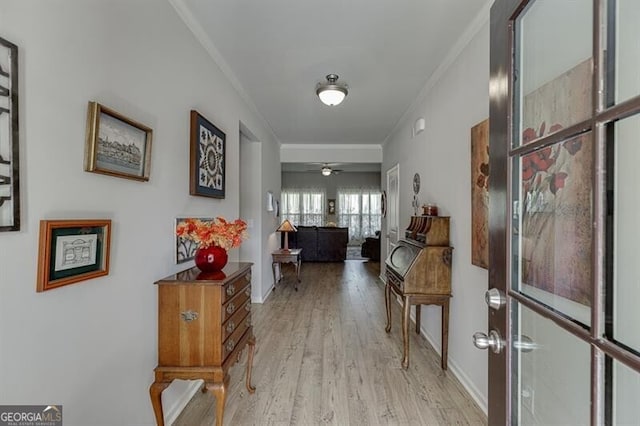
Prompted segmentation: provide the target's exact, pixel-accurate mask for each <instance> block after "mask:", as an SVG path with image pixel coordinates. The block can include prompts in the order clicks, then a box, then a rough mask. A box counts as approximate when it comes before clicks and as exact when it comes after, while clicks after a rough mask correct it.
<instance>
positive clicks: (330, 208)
mask: <svg viewBox="0 0 640 426" xmlns="http://www.w3.org/2000/svg"><path fill="white" fill-rule="evenodd" d="M327 213H328V214H336V200H335V199H331V200H328V203H327Z"/></svg>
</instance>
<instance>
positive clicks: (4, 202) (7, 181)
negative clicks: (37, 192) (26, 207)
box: [0, 38, 20, 231]
mask: <svg viewBox="0 0 640 426" xmlns="http://www.w3.org/2000/svg"><path fill="white" fill-rule="evenodd" d="M18 129H19V127H18V46H16V45H15V44H13V43H11V42H10V41H7V40H5V39H3V38H0V231H19V230H20V171H19V167H20V162H19V158H18V156H19V145H18V139H19V132H18Z"/></svg>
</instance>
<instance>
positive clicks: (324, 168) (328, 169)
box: [309, 163, 342, 176]
mask: <svg viewBox="0 0 640 426" xmlns="http://www.w3.org/2000/svg"><path fill="white" fill-rule="evenodd" d="M316 164H320V165H321V167H320V173H322V176H330V175H337V174H339V173H340V172H341V171H342V170H340V169H334V168H333V167H332V166H337V165H338V163H316ZM317 170H318V169H314V170H309V171H310V172H315V171H317Z"/></svg>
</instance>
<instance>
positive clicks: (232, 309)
mask: <svg viewBox="0 0 640 426" xmlns="http://www.w3.org/2000/svg"><path fill="white" fill-rule="evenodd" d="M235 310H236V305H234V304H233V302H231V303H229V305H227V313H228V314H229V315H231V314H232V313H234V312H235Z"/></svg>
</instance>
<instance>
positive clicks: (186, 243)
mask: <svg viewBox="0 0 640 426" xmlns="http://www.w3.org/2000/svg"><path fill="white" fill-rule="evenodd" d="M187 219H200V220H202V221H205V222H211V221H213V220H215V218H213V217H194V216H188V217H177V218H176V221H175V223H174V224H173V235H175V238H176V240H175V253H176V263H177V264H180V263H185V262H188V261H190V260H193V258H194V257H195V256H196V249H197V248H198V244H197V243H195V242H194V241H193V240H189V239H187V238H182V237H179V236H178V235H176V230H177V229H178V225H180V224H181V223H182V222H184V221H185V220H187Z"/></svg>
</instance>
